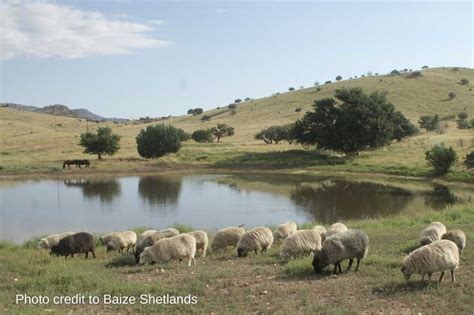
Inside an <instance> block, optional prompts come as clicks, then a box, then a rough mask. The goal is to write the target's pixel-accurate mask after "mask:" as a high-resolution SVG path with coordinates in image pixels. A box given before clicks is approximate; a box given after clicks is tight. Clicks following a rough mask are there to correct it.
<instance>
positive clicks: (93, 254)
mask: <svg viewBox="0 0 474 315" xmlns="http://www.w3.org/2000/svg"><path fill="white" fill-rule="evenodd" d="M91 253H92V257H94V259H95V252H94V251H92V250H91Z"/></svg>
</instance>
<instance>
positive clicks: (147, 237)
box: [135, 230, 166, 263]
mask: <svg viewBox="0 0 474 315" xmlns="http://www.w3.org/2000/svg"><path fill="white" fill-rule="evenodd" d="M145 232H146V233H145ZM145 232H143V233H142V234H140V235H139V236H138V239H137V244H136V245H135V261H136V262H137V263H138V262H139V261H140V254H141V253H142V252H143V251H144V250H145V248H146V247H149V246H152V245H154V244H155V243H156V242H158V241H159V240H161V239H164V238H166V236H165V235H164V234H162V233H161V232H159V231H156V230H148V231H145Z"/></svg>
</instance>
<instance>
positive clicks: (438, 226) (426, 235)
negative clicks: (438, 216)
mask: <svg viewBox="0 0 474 315" xmlns="http://www.w3.org/2000/svg"><path fill="white" fill-rule="evenodd" d="M444 233H446V227H445V226H444V224H443V223H440V222H432V223H431V224H430V225H428V226H427V227H426V228H425V229H424V230H423V231H422V232H421V236H420V243H421V245H428V244H430V243H433V242H434V241H438V240H440V239H441V236H443V234H444Z"/></svg>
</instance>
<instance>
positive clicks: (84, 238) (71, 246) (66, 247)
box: [51, 232, 95, 259]
mask: <svg viewBox="0 0 474 315" xmlns="http://www.w3.org/2000/svg"><path fill="white" fill-rule="evenodd" d="M89 252H91V253H92V256H93V257H94V258H95V241H94V237H93V236H92V235H91V234H89V233H85V232H80V233H76V234H73V235H69V236H66V237H65V238H63V239H62V240H60V241H59V243H58V244H57V245H54V246H53V247H52V248H51V254H54V255H56V256H65V258H66V259H67V256H69V255H71V257H74V254H78V253H85V254H86V258H88V256H89Z"/></svg>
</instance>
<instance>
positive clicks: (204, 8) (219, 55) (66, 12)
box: [0, 0, 474, 118]
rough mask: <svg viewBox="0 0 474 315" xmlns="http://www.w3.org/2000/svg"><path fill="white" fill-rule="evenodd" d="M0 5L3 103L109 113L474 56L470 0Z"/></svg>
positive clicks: (183, 105)
mask: <svg viewBox="0 0 474 315" xmlns="http://www.w3.org/2000/svg"><path fill="white" fill-rule="evenodd" d="M0 13H1V16H0V20H1V21H2V22H1V23H0V30H1V32H0V36H2V38H1V40H2V41H1V46H0V48H1V55H0V57H1V60H0V67H1V68H0V74H1V77H0V80H1V90H0V102H14V103H21V104H28V105H37V106H44V105H49V104H55V103H61V104H67V105H69V106H70V107H72V108H87V109H89V110H91V111H93V112H95V113H97V114H99V115H103V116H107V117H110V116H114V117H126V118H137V117H139V116H145V115H148V116H153V117H154V116H164V115H168V114H171V115H181V114H183V113H185V112H186V111H187V109H188V108H191V107H203V108H206V109H209V108H213V107H216V106H222V105H227V104H229V103H230V102H232V101H233V100H234V99H236V98H245V97H247V96H249V97H253V98H258V97H262V96H267V95H270V94H272V93H274V92H282V91H286V90H287V88H288V87H289V86H294V87H299V86H300V85H304V86H310V85H312V84H313V82H314V81H320V82H324V81H326V80H334V78H335V77H336V76H337V75H339V74H340V75H342V76H343V77H344V78H346V77H349V76H353V75H361V74H363V73H366V72H367V71H373V72H380V73H385V72H389V71H391V70H392V69H395V68H402V69H403V68H413V69H417V68H420V67H421V66H422V65H429V66H430V67H434V66H465V67H471V68H472V67H473V59H474V58H473V4H472V2H419V3H410V2H384V3H382V2H332V3H331V2H300V3H295V2H270V1H267V2H197V1H193V2H186V1H170V2H158V1H142V2H138V1H127V0H107V1H105V0H104V1H55V2H41V3H38V2H33V3H32V2H24V1H14V2H1V4H0Z"/></svg>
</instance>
